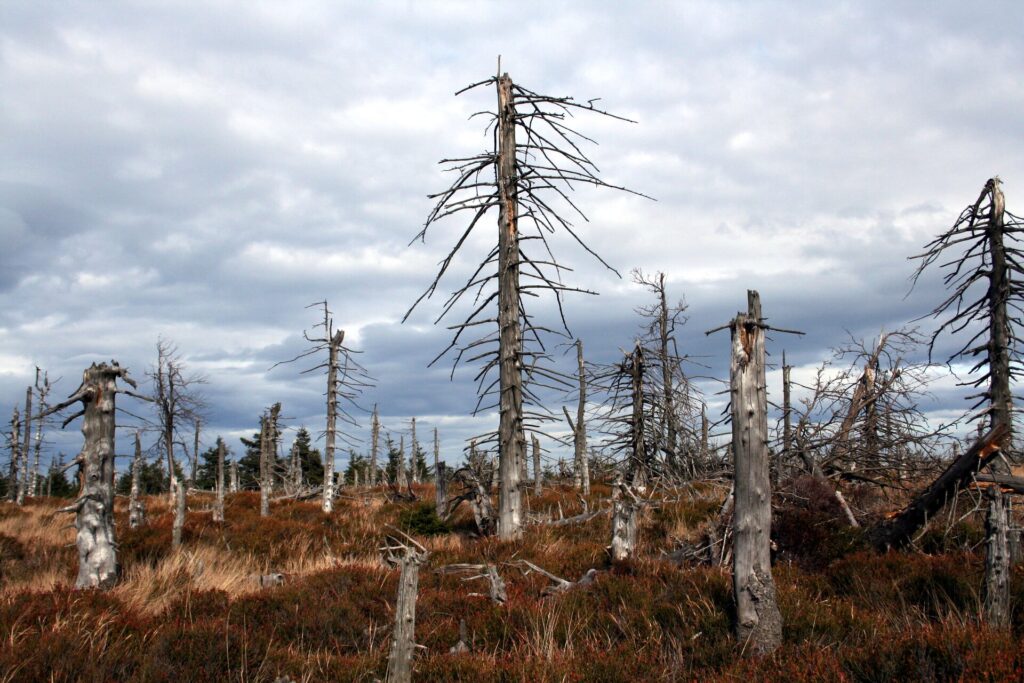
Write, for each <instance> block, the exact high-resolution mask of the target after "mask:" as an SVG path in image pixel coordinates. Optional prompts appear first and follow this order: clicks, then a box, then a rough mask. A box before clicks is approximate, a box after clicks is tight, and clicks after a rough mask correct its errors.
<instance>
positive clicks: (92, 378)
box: [41, 361, 144, 589]
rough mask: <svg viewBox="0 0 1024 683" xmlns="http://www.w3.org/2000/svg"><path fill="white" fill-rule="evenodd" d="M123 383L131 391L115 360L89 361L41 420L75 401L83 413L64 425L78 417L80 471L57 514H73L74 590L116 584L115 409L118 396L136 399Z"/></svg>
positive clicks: (125, 370) (131, 384)
mask: <svg viewBox="0 0 1024 683" xmlns="http://www.w3.org/2000/svg"><path fill="white" fill-rule="evenodd" d="M118 379H121V380H123V381H124V382H125V383H126V384H128V385H129V386H131V387H133V388H134V387H135V382H133V381H132V379H131V378H130V377H129V376H128V371H127V369H125V368H122V367H121V366H119V365H118V364H117V362H115V361H111V362H110V363H109V364H108V363H100V364H99V365H97V364H95V363H93V364H92V365H91V366H90V367H89V368H87V369H86V370H85V372H84V373H83V374H82V384H81V385H80V386H79V387H78V389H77V390H76V391H75V393H74V394H72V395H71V396H70V397H69V398H68V399H66V400H64V401H61V402H60V403H58V404H56V405H54V406H51V407H49V408H47V409H46V410H44V411H43V412H42V413H41V416H43V417H45V416H47V415H50V414H53V413H56V412H58V411H60V410H63V409H65V408H67V407H68V406H71V405H73V404H75V403H81V404H82V409H81V410H80V411H79V412H77V413H75V414H74V415H72V416H70V417H68V418H67V419H66V420H64V426H67V424H68V423H70V422H71V421H72V420H74V419H75V418H78V417H82V418H83V420H82V436H83V437H84V439H85V442H84V444H83V445H82V452H81V453H79V454H78V457H76V458H75V460H74V462H75V463H77V464H78V465H79V467H80V482H81V489H80V490H79V493H78V498H77V499H76V500H75V502H74V503H72V504H71V505H69V506H67V507H65V508H61V510H60V512H74V513H75V529H76V530H77V536H76V545H77V546H78V578H77V580H76V581H75V587H76V588H101V589H107V588H110V587H111V586H113V585H114V584H115V583H116V582H117V572H118V563H117V541H116V535H115V533H114V457H115V451H114V411H115V403H114V402H115V398H116V396H117V394H119V393H124V394H128V395H131V396H135V397H137V398H144V397H141V396H138V395H137V394H135V393H133V392H131V391H128V390H126V389H121V388H119V387H118V386H117V380H118Z"/></svg>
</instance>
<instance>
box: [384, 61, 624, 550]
mask: <svg viewBox="0 0 1024 683" xmlns="http://www.w3.org/2000/svg"><path fill="white" fill-rule="evenodd" d="M499 70H500V69H499ZM479 86H494V87H495V88H496V90H497V100H498V101H497V110H496V111H495V112H493V113H490V114H489V115H490V117H491V122H492V125H493V132H494V143H493V146H492V147H491V149H489V150H487V151H485V152H483V153H481V154H477V155H474V156H471V157H464V158H459V159H450V160H445V162H443V163H447V164H449V168H450V170H452V171H453V172H454V173H455V174H456V176H457V178H456V180H455V181H454V182H453V183H452V184H451V185H450V186H449V187H448V189H446V190H445V191H443V192H441V193H439V194H437V195H433V198H435V199H437V200H438V201H437V204H436V206H435V207H434V209H433V211H432V212H431V213H430V215H429V216H428V218H427V220H426V223H425V224H424V227H423V229H422V230H421V231H420V232H419V234H418V235H417V238H420V239H424V238H425V237H426V232H427V230H428V228H429V227H430V226H431V225H433V224H434V223H436V222H438V221H440V220H442V219H443V218H445V217H448V216H452V215H455V214H458V213H460V212H463V211H467V212H469V213H470V214H471V215H472V218H471V220H470V221H469V225H468V227H466V229H465V230H464V231H463V233H462V236H461V237H460V238H459V240H458V241H457V243H456V244H455V246H454V248H453V249H452V250H451V251H450V252H449V254H448V255H447V256H446V257H445V258H444V259H443V261H442V263H441V267H440V269H439V271H438V273H437V275H436V276H435V278H434V280H433V282H432V283H431V284H430V286H429V287H428V288H427V290H426V291H425V292H424V293H423V294H422V295H421V296H420V298H419V299H417V300H416V302H414V303H413V306H412V308H410V310H409V312H408V313H406V316H405V318H404V319H407V318H408V316H409V314H411V313H412V310H413V309H415V307H416V306H417V305H418V304H419V303H420V302H421V301H422V300H423V299H425V298H429V297H430V296H432V295H433V293H434V292H435V290H436V288H437V286H438V284H439V283H440V280H441V278H442V277H443V276H444V275H445V273H446V272H447V271H448V268H449V266H450V265H451V264H452V262H453V260H454V258H455V255H456V254H457V253H458V252H459V251H460V249H461V248H462V246H463V244H465V242H466V240H467V238H468V237H469V234H470V233H471V232H472V231H473V229H474V228H475V227H476V226H477V225H478V224H479V223H480V221H481V219H482V218H483V217H484V216H485V215H487V214H488V213H490V212H491V211H492V210H494V209H496V210H497V213H498V239H497V245H496V246H495V247H494V248H492V249H491V250H490V251H489V253H488V254H487V255H486V256H485V257H484V258H483V259H482V261H481V262H480V265H479V266H478V267H477V268H476V270H475V271H474V273H473V274H472V275H471V276H470V278H469V280H468V281H467V282H466V283H465V284H464V285H462V286H461V287H459V288H458V289H456V290H455V292H454V293H453V294H452V295H451V296H450V297H449V299H448V301H447V302H446V303H445V305H444V307H443V310H442V312H441V314H440V316H439V317H438V319H437V321H440V320H441V319H442V318H444V317H445V316H446V315H447V314H448V313H449V311H451V309H452V307H453V306H455V305H456V304H457V303H458V302H459V301H460V300H462V298H463V296H464V295H466V294H467V293H471V292H474V291H475V292H476V295H475V297H476V299H475V301H474V303H473V304H472V306H473V308H472V310H471V312H470V313H469V314H468V316H467V317H466V318H465V319H464V320H463V322H461V323H459V324H456V325H453V326H451V328H450V329H452V330H454V335H453V338H452V340H451V342H450V343H449V345H448V346H447V347H446V348H445V349H444V350H443V351H442V352H441V354H439V355H438V356H437V358H435V359H434V361H432V363H433V362H436V361H437V360H438V359H439V358H440V357H442V356H444V355H445V354H447V353H448V352H449V351H450V350H452V349H457V353H456V355H455V365H457V364H458V363H459V361H460V360H461V359H462V358H463V357H464V355H466V354H470V356H469V357H467V361H477V360H479V361H482V362H483V363H484V365H483V369H482V370H481V371H480V373H479V374H478V375H477V376H476V379H477V381H478V382H479V385H478V393H479V400H478V402H477V407H476V411H480V410H483V409H484V408H483V407H482V404H483V403H484V402H485V400H488V401H493V404H491V405H488V406H486V408H487V409H489V408H492V407H495V406H496V407H497V408H498V429H497V431H496V432H494V433H492V434H489V435H486V440H488V441H492V442H495V443H496V445H497V450H498V468H499V480H500V488H499V492H498V509H499V525H498V530H499V535H500V536H501V537H502V538H504V539H511V538H516V537H518V536H519V535H520V533H521V531H522V524H523V510H522V491H521V489H520V486H521V481H520V468H521V466H522V463H523V459H524V457H525V451H526V437H525V433H526V431H527V429H528V428H530V429H532V428H534V427H535V426H536V425H535V424H528V422H527V420H528V419H533V420H538V419H541V418H542V417H546V416H545V415H543V414H542V413H534V414H531V415H528V414H527V413H526V412H524V411H525V408H524V405H533V406H539V405H540V401H539V399H538V398H537V396H536V395H535V394H534V393H533V389H532V388H531V387H533V386H543V385H544V384H545V383H550V382H554V383H557V384H564V382H565V378H564V376H563V375H561V374H560V373H557V372H556V371H554V370H553V369H551V368H550V367H548V366H547V365H546V361H547V360H548V357H547V353H546V350H545V347H544V344H543V341H542V339H541V335H542V334H543V333H545V332H550V331H551V330H550V328H546V327H544V326H543V325H541V324H539V323H537V322H535V321H534V320H533V318H532V317H531V316H529V315H528V314H527V313H526V311H525V310H524V308H523V306H522V298H523V297H524V296H536V295H538V290H547V291H549V292H551V293H553V295H554V297H555V300H556V302H557V305H558V310H559V314H560V315H561V322H562V325H563V327H566V334H567V335H568V329H567V325H566V323H565V318H564V314H562V295H563V294H564V293H565V292H569V291H584V290H579V289H577V288H573V287H568V286H566V285H565V284H564V283H563V282H562V278H561V272H562V271H563V270H566V269H565V268H564V267H563V266H561V265H560V264H559V263H557V261H556V260H555V259H554V257H553V256H552V255H551V252H550V249H549V248H547V247H548V240H547V237H546V233H554V232H555V231H556V228H557V229H560V230H564V231H566V232H568V233H569V235H571V236H572V238H574V239H575V240H576V241H577V242H579V243H580V244H581V245H583V247H584V248H585V249H587V251H590V250H589V248H587V247H586V245H585V244H583V242H582V241H580V238H579V236H578V235H577V233H576V231H575V229H574V227H573V225H572V224H571V223H570V222H569V221H568V220H567V219H566V218H565V217H564V216H563V215H560V214H559V210H558V209H557V208H556V203H557V202H558V201H563V200H564V202H565V203H566V204H567V206H569V207H571V210H574V211H577V212H578V209H577V207H576V205H575V204H573V203H572V201H571V199H570V198H569V196H568V193H569V192H571V191H572V190H573V189H574V187H575V186H576V185H578V184H587V185H594V186H601V187H613V186H612V185H609V184H608V183H605V182H604V181H603V180H601V179H600V177H599V176H598V175H597V172H596V171H597V169H596V167H595V166H594V164H593V163H592V162H591V161H590V159H589V158H588V157H587V156H586V153H585V152H584V151H583V150H582V149H581V143H582V141H585V140H587V138H585V137H583V136H581V135H579V134H578V133H576V132H575V131H574V130H573V129H572V128H570V127H568V126H567V125H566V123H565V121H566V118H567V117H568V116H570V115H572V114H574V113H576V112H579V111H592V112H596V113H600V114H605V115H607V116H611V115H610V114H607V113H606V112H603V111H600V110H598V109H596V108H595V107H594V106H593V101H591V102H589V103H588V104H586V105H583V104H579V103H576V102H574V101H573V100H572V99H571V98H564V97H549V96H545V95H541V94H538V93H535V92H532V91H530V90H527V89H525V88H523V87H522V86H517V85H515V84H514V83H513V82H512V79H511V78H510V77H509V76H508V74H503V75H500V76H494V77H492V78H488V79H487V80H485V81H481V82H479V83H475V84H473V85H471V86H469V87H468V88H465V89H463V90H462V91H460V93H461V92H465V91H467V90H471V89H473V88H476V87H479ZM517 133H518V134H519V136H520V137H519V139H517ZM489 173H493V179H491V178H489V177H487V175H488V174H489ZM619 189H622V188H619ZM580 215H581V216H582V217H583V218H584V219H585V218H586V217H585V216H583V215H582V214H580ZM521 224H522V225H521ZM526 225H532V226H533V227H534V228H535V229H536V235H535V236H534V235H528V236H526V237H524V236H522V234H521V233H522V228H523V227H525V226H526ZM531 239H536V240H539V241H540V242H541V243H542V246H544V247H545V255H544V256H543V257H539V258H538V257H536V256H533V255H531V254H530V253H528V251H527V250H525V249H524V248H523V247H524V244H525V243H526V241H527V240H531ZM591 253H593V252H591ZM602 263H603V261H602ZM606 265H607V264H606ZM490 267H494V268H495V270H494V271H490ZM521 278H526V279H527V280H528V281H527V283H525V284H523V283H521ZM495 288H496V290H497V291H494V289H495ZM494 303H496V304H497V313H496V315H495V313H494V312H493V309H492V305H493V304H494ZM404 319H403V320H404ZM492 325H494V326H495V327H491V326H492ZM481 326H484V329H490V330H491V332H489V333H488V332H484V333H483V334H482V336H480V337H478V338H476V339H473V340H471V341H466V340H464V339H463V334H464V333H466V332H467V331H475V330H478V329H480V328H481ZM524 342H525V343H524ZM495 369H497V374H498V377H497V378H496V379H494V378H493V371H494V370H495ZM524 373H525V377H526V381H525V382H524Z"/></svg>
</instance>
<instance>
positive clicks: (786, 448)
mask: <svg viewBox="0 0 1024 683" xmlns="http://www.w3.org/2000/svg"><path fill="white" fill-rule="evenodd" d="M792 370H793V367H792V366H790V365H787V364H786V352H785V351H783V352H782V458H780V463H782V462H788V461H789V457H790V456H791V455H793V402H792V399H791V397H790V391H791V389H792V384H791V380H790V372H791V371H792Z"/></svg>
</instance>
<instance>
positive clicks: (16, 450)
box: [7, 406, 21, 503]
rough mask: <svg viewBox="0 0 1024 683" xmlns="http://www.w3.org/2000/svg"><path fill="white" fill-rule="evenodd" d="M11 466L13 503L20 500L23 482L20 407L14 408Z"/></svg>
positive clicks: (9, 485) (9, 493)
mask: <svg viewBox="0 0 1024 683" xmlns="http://www.w3.org/2000/svg"><path fill="white" fill-rule="evenodd" d="M10 445H11V465H10V469H9V470H8V475H7V500H9V501H11V502H12V503H14V502H16V501H17V500H18V482H19V481H20V480H21V477H20V474H21V470H20V469H19V464H18V463H19V461H20V458H21V415H20V413H18V406H14V412H13V414H12V415H11V434H10Z"/></svg>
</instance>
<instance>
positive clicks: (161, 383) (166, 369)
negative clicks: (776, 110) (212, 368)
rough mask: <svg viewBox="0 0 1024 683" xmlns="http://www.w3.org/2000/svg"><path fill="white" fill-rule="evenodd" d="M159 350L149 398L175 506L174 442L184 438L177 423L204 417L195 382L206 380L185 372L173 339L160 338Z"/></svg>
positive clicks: (157, 346) (170, 495)
mask: <svg viewBox="0 0 1024 683" xmlns="http://www.w3.org/2000/svg"><path fill="white" fill-rule="evenodd" d="M156 351H157V361H156V367H155V368H153V369H152V370H151V371H150V373H149V375H150V378H151V379H152V381H153V388H154V395H153V397H152V398H149V399H147V400H151V401H153V402H154V403H155V404H156V409H157V415H158V419H159V426H160V434H161V438H162V440H163V446H164V453H165V455H166V457H167V478H168V497H169V502H170V504H171V506H172V507H173V506H174V504H175V501H176V498H175V494H174V487H175V486H176V484H177V481H178V480H177V479H176V474H175V472H176V471H177V467H176V462H175V459H174V445H175V444H176V443H182V441H181V439H179V438H177V432H178V425H180V424H182V423H184V422H192V421H194V420H196V419H198V418H199V417H201V415H202V411H203V409H204V407H205V406H204V403H203V398H202V396H201V395H200V394H199V392H198V391H197V386H196V385H199V384H204V383H205V382H206V379H205V378H204V377H202V376H201V375H196V374H187V373H186V372H185V367H184V364H183V363H182V361H181V360H180V359H179V358H178V352H177V349H176V348H175V347H174V345H173V344H171V343H170V342H168V341H166V340H164V339H161V340H159V341H158V342H157V345H156ZM186 450H187V449H186Z"/></svg>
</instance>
